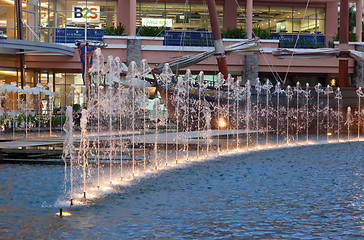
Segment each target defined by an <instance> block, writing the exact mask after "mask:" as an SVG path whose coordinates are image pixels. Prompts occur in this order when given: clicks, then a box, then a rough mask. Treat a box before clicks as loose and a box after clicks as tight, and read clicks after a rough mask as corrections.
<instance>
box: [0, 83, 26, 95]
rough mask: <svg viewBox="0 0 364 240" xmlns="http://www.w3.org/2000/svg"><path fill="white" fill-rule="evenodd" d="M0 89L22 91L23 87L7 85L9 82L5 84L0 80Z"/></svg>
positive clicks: (3, 90)
mask: <svg viewBox="0 0 364 240" xmlns="http://www.w3.org/2000/svg"><path fill="white" fill-rule="evenodd" d="M0 91H2V92H13V93H15V92H18V93H20V92H24V90H23V89H21V88H18V87H17V86H14V85H9V84H6V83H4V82H0Z"/></svg>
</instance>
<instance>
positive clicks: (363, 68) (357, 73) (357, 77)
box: [351, 44, 364, 87]
mask: <svg viewBox="0 0 364 240" xmlns="http://www.w3.org/2000/svg"><path fill="white" fill-rule="evenodd" d="M355 50H357V51H360V52H364V45H362V44H356V45H355ZM363 73H364V63H363V61H355V62H354V73H353V75H352V77H351V83H352V85H353V86H355V87H364V82H363V79H364V75H363Z"/></svg>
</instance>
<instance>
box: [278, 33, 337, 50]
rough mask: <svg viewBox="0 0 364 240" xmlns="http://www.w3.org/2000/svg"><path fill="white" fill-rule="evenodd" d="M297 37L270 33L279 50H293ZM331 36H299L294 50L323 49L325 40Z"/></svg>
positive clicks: (289, 34)
mask: <svg viewBox="0 0 364 240" xmlns="http://www.w3.org/2000/svg"><path fill="white" fill-rule="evenodd" d="M297 35H298V34H295V33H283V34H282V33H276V34H274V33H272V34H271V36H272V37H273V38H274V39H277V40H279V45H278V47H280V48H294V47H295V44H296V41H297ZM327 38H330V39H331V36H325V35H317V34H300V35H299V38H298V41H297V45H296V48H324V47H327V46H326V44H325V43H326V39H327Z"/></svg>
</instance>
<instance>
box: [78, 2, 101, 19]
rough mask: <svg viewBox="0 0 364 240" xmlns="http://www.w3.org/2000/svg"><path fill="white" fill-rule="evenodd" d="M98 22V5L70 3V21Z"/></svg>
mask: <svg viewBox="0 0 364 240" xmlns="http://www.w3.org/2000/svg"><path fill="white" fill-rule="evenodd" d="M86 19H87V22H88V23H100V6H88V5H87V7H86V6H78V5H72V22H86Z"/></svg>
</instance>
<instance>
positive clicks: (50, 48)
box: [0, 39, 75, 57]
mask: <svg viewBox="0 0 364 240" xmlns="http://www.w3.org/2000/svg"><path fill="white" fill-rule="evenodd" d="M19 49H22V50H25V51H29V50H31V51H40V52H49V53H58V54H62V55H67V56H71V57H72V56H73V55H74V53H75V49H74V48H73V47H68V46H66V45H63V44H59V43H46V42H36V41H27V40H19V39H0V53H1V52H2V53H6V54H16V53H17V52H18V50H19ZM2 50H4V51H2Z"/></svg>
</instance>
